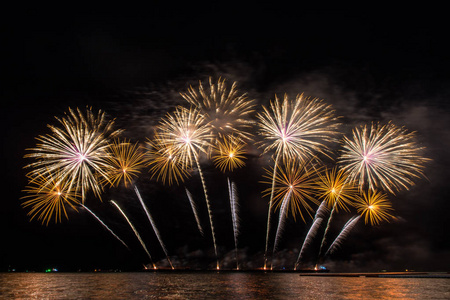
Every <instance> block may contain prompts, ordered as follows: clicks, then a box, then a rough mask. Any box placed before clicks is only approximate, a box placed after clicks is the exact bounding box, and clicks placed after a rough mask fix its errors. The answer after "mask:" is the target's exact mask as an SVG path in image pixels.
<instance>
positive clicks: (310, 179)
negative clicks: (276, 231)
mask: <svg viewBox="0 0 450 300" xmlns="http://www.w3.org/2000/svg"><path fill="white" fill-rule="evenodd" d="M266 172H267V175H265V176H264V177H265V178H267V179H269V180H271V181H270V182H264V183H267V184H270V186H271V187H270V188H267V189H266V190H264V191H263V194H264V195H269V194H270V195H273V197H272V198H273V206H274V207H275V210H276V209H278V208H280V207H281V206H282V205H283V203H286V205H287V207H286V208H285V209H286V214H287V213H288V212H290V213H291V214H292V216H293V217H294V220H295V218H296V215H297V214H299V215H300V217H301V218H302V220H303V221H304V222H306V221H305V217H304V212H303V210H304V211H305V212H306V213H308V215H309V216H311V218H312V215H311V212H312V211H314V210H313V208H312V207H311V205H310V203H309V202H312V203H314V204H317V205H319V202H318V201H317V200H316V199H315V197H313V192H314V182H315V179H316V176H315V172H311V171H310V170H309V168H308V167H307V166H306V165H305V163H301V162H299V161H296V160H295V159H291V160H288V161H286V162H285V163H284V164H279V165H278V166H277V171H274V170H270V169H269V170H266ZM273 173H276V176H275V178H273V177H272V174H273ZM272 182H275V186H273V184H272ZM288 194H291V195H290V196H289V200H288V202H285V201H284V200H285V199H286V196H287V195H288ZM286 217H287V215H285V216H283V218H286Z"/></svg>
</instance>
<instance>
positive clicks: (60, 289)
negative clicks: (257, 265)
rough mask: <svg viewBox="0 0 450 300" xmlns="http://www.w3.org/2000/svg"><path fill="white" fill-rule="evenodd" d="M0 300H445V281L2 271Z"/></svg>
mask: <svg viewBox="0 0 450 300" xmlns="http://www.w3.org/2000/svg"><path fill="white" fill-rule="evenodd" d="M0 298H1V299H327V298H329V299H450V279H448V278H373V277H317V276H299V274H295V273H215V272H199V273H195V272H193V273H3V274H0Z"/></svg>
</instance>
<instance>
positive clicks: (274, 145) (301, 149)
mask: <svg viewBox="0 0 450 300" xmlns="http://www.w3.org/2000/svg"><path fill="white" fill-rule="evenodd" d="M263 110H264V111H263V113H258V114H257V118H258V120H259V122H258V125H259V127H260V130H259V134H260V135H261V136H262V137H263V138H264V141H263V143H262V145H261V147H263V148H264V151H263V153H267V152H269V151H271V150H275V159H274V167H273V169H274V172H273V179H272V190H271V194H270V200H269V209H268V215H267V231H266V247H265V259H264V269H265V268H266V265H267V253H268V241H269V234H270V224H271V222H270V221H271V208H272V202H273V195H274V187H275V178H276V172H277V167H278V163H279V162H278V160H279V159H280V157H281V158H282V159H283V160H287V159H290V158H296V159H298V160H300V161H301V162H305V161H307V160H309V159H311V158H317V154H325V155H327V152H328V149H327V147H326V144H327V143H328V142H333V141H335V135H336V134H337V133H338V132H337V128H338V125H339V124H338V123H337V122H336V118H335V117H334V111H333V110H332V108H331V106H329V105H326V104H325V103H324V102H322V101H321V100H319V99H317V98H314V99H311V98H308V97H305V96H304V95H303V94H301V95H297V97H296V99H295V101H289V98H288V96H287V95H285V96H284V99H283V101H281V100H280V99H278V98H277V96H275V101H274V102H272V101H271V103H270V110H269V109H267V108H266V107H264V106H263Z"/></svg>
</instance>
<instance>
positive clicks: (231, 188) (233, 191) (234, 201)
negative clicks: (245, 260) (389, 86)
mask: <svg viewBox="0 0 450 300" xmlns="http://www.w3.org/2000/svg"><path fill="white" fill-rule="evenodd" d="M228 193H229V195H230V206H231V219H232V221H233V236H234V249H235V252H236V269H237V270H239V259H238V235H239V217H238V213H239V205H238V196H237V188H236V184H235V183H234V182H231V183H230V179H228Z"/></svg>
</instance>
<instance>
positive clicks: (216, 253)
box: [194, 153, 220, 270]
mask: <svg viewBox="0 0 450 300" xmlns="http://www.w3.org/2000/svg"><path fill="white" fill-rule="evenodd" d="M194 158H195V162H196V163H197V169H198V173H199V175H200V179H201V181H202V186H203V192H204V194H205V201H206V206H207V208H208V217H209V224H210V226H211V234H212V238H213V244H214V253H215V255H216V259H217V264H216V269H217V270H218V269H219V268H220V267H219V255H218V252H217V244H216V233H215V231H214V223H213V219H212V210H211V204H210V203H209V198H208V192H207V190H206V182H205V178H204V176H203V172H202V169H201V168H200V162H199V161H198V157H197V155H196V154H195V153H194Z"/></svg>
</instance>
